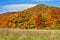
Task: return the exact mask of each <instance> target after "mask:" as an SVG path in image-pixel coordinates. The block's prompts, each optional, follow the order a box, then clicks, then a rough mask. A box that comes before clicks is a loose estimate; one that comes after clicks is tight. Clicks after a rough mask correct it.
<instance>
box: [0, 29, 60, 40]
mask: <svg viewBox="0 0 60 40" xmlns="http://www.w3.org/2000/svg"><path fill="white" fill-rule="evenodd" d="M0 40H60V30H20V29H0Z"/></svg>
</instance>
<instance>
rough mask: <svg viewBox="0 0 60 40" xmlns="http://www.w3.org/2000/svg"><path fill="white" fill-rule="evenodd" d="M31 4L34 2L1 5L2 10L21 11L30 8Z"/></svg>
mask: <svg viewBox="0 0 60 40" xmlns="http://www.w3.org/2000/svg"><path fill="white" fill-rule="evenodd" d="M33 6H36V4H13V5H6V6H2V9H3V10H2V9H0V10H2V12H1V11H0V12H1V13H4V12H13V11H22V10H25V9H28V8H31V7H33Z"/></svg>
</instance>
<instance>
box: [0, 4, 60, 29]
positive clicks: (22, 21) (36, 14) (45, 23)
mask: <svg viewBox="0 0 60 40" xmlns="http://www.w3.org/2000/svg"><path fill="white" fill-rule="evenodd" d="M0 28H20V29H60V8H58V7H52V6H47V5H44V4H40V5H37V6H35V7H32V8H29V9H27V10H23V11H20V12H7V13H3V14H0Z"/></svg>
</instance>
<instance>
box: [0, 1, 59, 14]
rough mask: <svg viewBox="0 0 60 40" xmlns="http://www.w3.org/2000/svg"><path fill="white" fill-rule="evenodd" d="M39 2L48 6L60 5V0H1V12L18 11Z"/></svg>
mask: <svg viewBox="0 0 60 40" xmlns="http://www.w3.org/2000/svg"><path fill="white" fill-rule="evenodd" d="M38 4H45V5H48V6H54V7H60V0H32V1H30V0H25V1H24V0H1V1H0V14H2V13H6V12H18V11H22V10H25V9H28V8H31V7H34V6H36V5H38Z"/></svg>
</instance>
